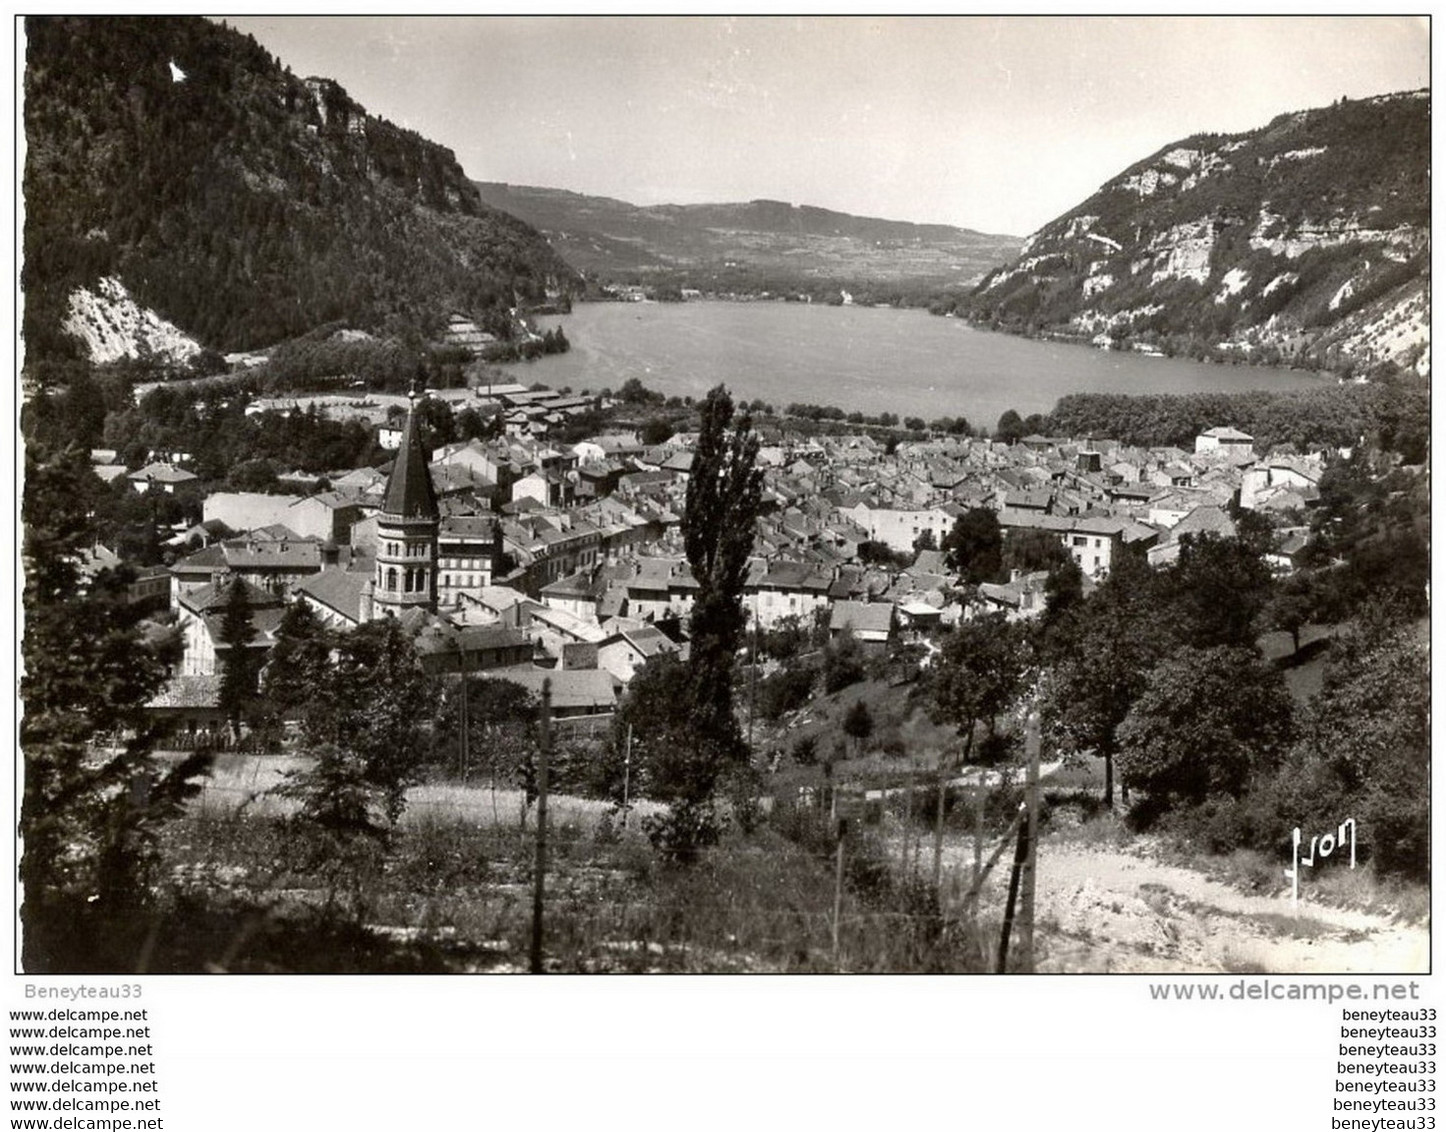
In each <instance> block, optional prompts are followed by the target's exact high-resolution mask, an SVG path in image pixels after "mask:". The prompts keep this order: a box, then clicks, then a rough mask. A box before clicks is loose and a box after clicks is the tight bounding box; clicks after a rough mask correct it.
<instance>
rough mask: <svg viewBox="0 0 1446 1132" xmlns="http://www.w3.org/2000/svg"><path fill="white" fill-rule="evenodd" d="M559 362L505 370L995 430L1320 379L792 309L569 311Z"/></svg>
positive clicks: (918, 319) (951, 322)
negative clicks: (1010, 420)
mask: <svg viewBox="0 0 1446 1132" xmlns="http://www.w3.org/2000/svg"><path fill="white" fill-rule="evenodd" d="M539 321H540V323H541V325H542V327H543V328H550V327H552V326H554V325H561V326H562V327H563V330H564V332H565V333H566V334H567V337H568V340H569V341H570V342H571V343H572V349H571V350H570V351H569V352H568V353H566V354H558V355H554V356H552V357H547V358H541V359H539V360H537V361H535V362H525V363H518V364H516V365H511V366H508V367H507V369H508V370H510V371H511V372H512V373H513V374H515V375H516V379H517V380H518V381H523V382H532V381H540V382H544V383H545V384H547V385H551V386H553V387H555V388H557V387H561V386H564V385H565V386H570V387H571V388H572V389H574V390H581V389H589V390H592V391H594V392H597V391H599V390H602V389H614V390H615V389H617V388H619V387H620V386H621V385H622V384H623V383H624V382H625V381H627V380H628V379H629V378H632V377H636V378H638V379H639V380H640V381H642V382H643V384H644V385H646V386H648V387H649V388H650V389H656V390H658V391H659V392H662V393H666V394H668V395H669V396H673V395H677V396H688V395H692V396H693V397H701V396H702V395H703V394H705V393H706V392H707V391H708V390H709V389H711V388H712V387H713V386H714V385H717V384H718V383H719V382H723V383H724V384H726V385H727V386H728V388H729V390H730V391H731V392H732V393H733V395H734V397H735V398H745V399H748V400H752V399H754V398H760V397H761V398H762V399H763V400H765V401H768V402H770V403H771V404H774V405H776V406H777V407H779V408H780V409H781V408H783V407H784V406H785V405H787V404H789V403H790V402H794V401H799V402H805V403H811V404H816V405H836V406H838V407H839V408H841V409H846V410H849V411H853V410H855V409H857V410H859V411H861V412H864V413H869V414H877V413H882V412H892V413H897V414H898V415H899V416H900V417H908V416H920V417H924V418H925V419H926V420H932V419H934V418H936V417H941V416H960V415H963V416H965V417H968V418H969V420H970V421H971V422H973V423H974V424H975V425H981V424H982V425H988V426H992V425H993V424H994V423H995V422H996V421H997V420H998V419H999V415H1000V414H1001V413H1003V412H1004V411H1005V410H1006V409H1015V410H1017V411H1018V412H1019V413H1021V414H1022V415H1028V414H1029V413H1034V412H1041V413H1042V412H1048V411H1049V410H1050V409H1052V408H1053V407H1054V403H1055V402H1056V401H1057V400H1058V399H1059V398H1060V397H1062V396H1063V395H1064V394H1066V393H1081V392H1090V393H1194V392H1234V391H1240V390H1248V389H1298V388H1303V387H1307V386H1311V385H1317V384H1319V383H1321V382H1322V381H1328V380H1333V379H1329V378H1320V377H1312V376H1310V375H1307V374H1302V373H1293V372H1290V371H1287V370H1273V369H1264V368H1259V367H1250V366H1222V365H1211V364H1207V363H1204V362H1192V361H1183V360H1179V359H1175V358H1151V357H1145V356H1144V355H1141V354H1129V353H1120V352H1115V351H1106V350H1096V349H1093V348H1091V347H1088V346H1075V345H1064V344H1062V343H1057V342H1040V341H1033V340H1030V339H1024V338H1015V337H1012V336H1010V335H1007V334H995V333H991V332H989V331H986V330H975V329H973V328H972V327H970V326H968V325H966V324H965V323H962V322H960V321H958V320H956V319H952V318H939V317H937V316H934V315H931V314H929V313H928V312H926V311H919V310H891V309H874V308H864V307H830V306H822V305H810V304H803V303H728V302H693V303H580V304H578V306H577V307H576V308H574V311H573V313H572V314H570V315H564V316H560V317H548V318H543V319H541V320H539Z"/></svg>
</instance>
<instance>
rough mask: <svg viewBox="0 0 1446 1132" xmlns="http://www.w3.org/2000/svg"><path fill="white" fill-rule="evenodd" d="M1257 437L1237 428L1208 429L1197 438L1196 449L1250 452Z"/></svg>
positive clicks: (1199, 451) (1202, 450)
mask: <svg viewBox="0 0 1446 1132" xmlns="http://www.w3.org/2000/svg"><path fill="white" fill-rule="evenodd" d="M1254 443H1255V438H1254V437H1253V436H1251V435H1249V434H1248V433H1244V432H1241V431H1240V430H1239V429H1237V428H1229V427H1222V428H1211V429H1206V430H1205V431H1204V432H1202V433H1201V434H1200V435H1199V436H1197V437H1196V438H1195V451H1196V452H1197V453H1201V452H1222V451H1233V452H1241V451H1244V452H1247V453H1248V452H1249V451H1250V449H1251V446H1252V445H1254Z"/></svg>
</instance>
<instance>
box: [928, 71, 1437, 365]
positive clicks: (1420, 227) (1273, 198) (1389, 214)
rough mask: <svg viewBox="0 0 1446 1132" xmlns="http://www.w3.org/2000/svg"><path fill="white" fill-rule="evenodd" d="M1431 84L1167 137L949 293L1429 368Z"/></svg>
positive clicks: (1027, 316) (1044, 327) (1010, 307)
mask: <svg viewBox="0 0 1446 1132" xmlns="http://www.w3.org/2000/svg"><path fill="white" fill-rule="evenodd" d="M1429 138H1430V102H1429V94H1428V92H1425V91H1410V92H1401V93H1399V94H1392V95H1382V96H1378V97H1375V98H1371V99H1361V100H1355V101H1351V100H1345V99H1342V100H1341V101H1339V102H1337V103H1335V104H1334V105H1333V106H1330V107H1323V108H1318V109H1314V110H1302V111H1293V112H1290V113H1287V114H1282V115H1279V116H1277V117H1276V118H1274V119H1272V120H1271V121H1270V122H1269V123H1267V124H1266V125H1265V126H1263V127H1260V128H1259V129H1256V130H1251V131H1245V132H1243V133H1236V134H1195V135H1192V136H1191V137H1188V138H1184V139H1182V140H1180V141H1178V142H1174V143H1171V144H1169V145H1166V146H1163V147H1161V148H1160V149H1159V150H1157V151H1156V152H1155V153H1153V154H1151V155H1150V156H1149V157H1146V158H1144V159H1143V160H1141V161H1138V162H1135V163H1134V164H1132V165H1130V166H1128V167H1127V168H1125V169H1124V170H1123V171H1121V172H1120V173H1119V174H1117V175H1116V176H1114V177H1112V178H1110V180H1108V181H1106V182H1105V183H1104V185H1102V186H1101V187H1100V188H1099V189H1098V190H1097V191H1096V192H1095V193H1094V194H1092V195H1091V196H1090V197H1089V198H1087V199H1086V200H1085V201H1083V202H1081V203H1080V204H1079V205H1077V206H1076V207H1074V208H1072V209H1070V210H1069V211H1068V212H1066V213H1064V214H1062V215H1061V216H1059V217H1057V218H1055V219H1054V220H1052V221H1050V222H1049V223H1048V224H1046V225H1044V226H1043V227H1042V228H1040V229H1039V230H1038V231H1037V232H1035V233H1033V234H1031V235H1030V237H1029V238H1028V240H1026V241H1025V244H1024V247H1023V248H1022V249H1021V252H1020V255H1019V257H1018V258H1017V259H1015V260H1014V261H1013V262H1011V263H1009V264H1006V265H1004V266H1002V267H1000V268H999V269H997V270H995V271H993V272H991V273H990V274H989V276H988V277H986V278H985V279H984V280H983V281H982V282H981V283H980V284H979V285H978V287H977V288H976V289H975V290H974V291H973V292H972V293H971V294H970V295H969V296H967V297H966V298H963V299H958V300H955V301H953V302H952V303H948V304H941V306H942V308H943V309H948V310H953V311H955V312H957V313H960V314H963V315H965V316H967V317H969V318H970V319H971V320H973V321H975V322H980V323H985V324H988V325H991V326H994V327H997V328H1000V329H1005V330H1010V331H1015V332H1022V333H1028V334H1043V335H1049V336H1054V337H1062V338H1075V339H1080V340H1087V341H1093V342H1094V343H1095V344H1097V345H1102V346H1108V345H1123V346H1134V347H1136V348H1142V349H1146V350H1159V351H1160V352H1163V353H1184V354H1189V355H1191V356H1199V357H1207V356H1210V357H1223V358H1234V359H1236V360H1242V359H1243V360H1249V361H1257V362H1265V363H1268V364H1301V365H1309V366H1315V367H1324V368H1329V369H1335V370H1341V371H1346V372H1355V371H1358V370H1359V371H1364V370H1366V369H1369V368H1371V367H1374V366H1379V365H1389V366H1393V367H1396V368H1400V369H1416V370H1418V372H1426V371H1428V370H1429V364H1430V363H1429V330H1428V326H1427V319H1428V315H1429V308H1428V287H1429V245H1430V191H1429V175H1430V160H1429Z"/></svg>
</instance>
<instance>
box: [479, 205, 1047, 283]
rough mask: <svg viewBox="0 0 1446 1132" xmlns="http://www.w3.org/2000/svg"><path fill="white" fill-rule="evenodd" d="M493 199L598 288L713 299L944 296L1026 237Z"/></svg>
mask: <svg viewBox="0 0 1446 1132" xmlns="http://www.w3.org/2000/svg"><path fill="white" fill-rule="evenodd" d="M477 188H478V190H479V192H480V193H481V195H482V199H483V200H484V201H486V202H487V203H488V204H490V205H492V206H494V207H496V208H500V209H503V210H505V211H507V212H510V213H512V215H514V216H517V217H520V218H521V219H523V220H526V221H527V222H528V223H529V224H531V225H533V226H534V227H536V228H538V229H539V230H541V231H542V232H543V233H544V234H545V235H546V236H547V238H548V240H549V241H550V242H551V243H552V246H553V247H554V248H555V249H556V250H557V251H558V253H559V254H560V255H561V256H562V257H563V258H564V259H566V260H567V261H568V262H569V263H570V264H572V265H573V266H574V267H576V268H578V269H579V270H581V271H584V272H586V273H588V274H589V275H591V276H593V277H594V278H597V279H601V280H610V281H614V282H630V283H637V282H660V281H664V282H669V283H672V284H674V285H679V286H690V287H698V288H700V289H705V290H719V289H723V290H727V289H739V290H759V289H764V290H766V289H772V290H778V291H783V290H796V291H803V292H807V293H810V294H815V295H819V296H822V295H823V294H824V293H826V292H833V293H834V294H835V296H836V295H837V292H838V290H839V289H840V288H848V289H869V288H879V287H882V288H888V287H893V288H896V289H897V288H899V287H905V288H911V289H916V290H917V289H920V288H923V289H930V288H932V289H937V288H939V287H943V286H948V285H951V284H953V285H971V284H973V283H974V282H976V281H977V280H979V279H980V278H982V277H983V276H984V274H985V273H986V272H987V271H989V270H991V269H993V268H994V267H996V266H998V265H999V264H1000V263H1002V262H1004V261H1006V260H1008V259H1009V258H1010V257H1012V256H1013V255H1015V254H1016V253H1017V252H1018V250H1019V248H1020V246H1021V243H1022V241H1021V240H1020V239H1019V238H1018V237H1016V236H991V235H986V234H984V233H981V232H974V231H970V230H969V229H967V228H953V227H950V226H948V225H945V224H911V223H907V222H904V221H898V220H878V219H874V218H871V217H863V216H850V215H849V214H848V213H843V212H832V211H830V210H829V209H826V208H813V207H810V206H808V205H792V204H787V203H785V202H783V201H776V200H754V201H748V202H747V203H739V204H689V205H678V204H663V205H652V206H647V207H643V206H639V205H634V204H628V203H627V202H626V201H620V200H614V199H612V198H610V197H594V196H585V195H583V194H581V193H574V192H568V191H566V190H563V189H546V188H536V187H532V186H528V185H506V184H501V183H497V182H478V183H477Z"/></svg>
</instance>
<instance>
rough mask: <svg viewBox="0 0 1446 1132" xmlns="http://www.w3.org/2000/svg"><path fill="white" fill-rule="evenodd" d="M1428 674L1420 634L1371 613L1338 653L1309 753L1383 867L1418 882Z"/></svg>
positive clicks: (1314, 707)
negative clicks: (1357, 822) (1328, 777)
mask: <svg viewBox="0 0 1446 1132" xmlns="http://www.w3.org/2000/svg"><path fill="white" fill-rule="evenodd" d="M1430 672H1431V665H1430V654H1429V649H1428V645H1427V641H1426V637H1425V634H1424V632H1423V631H1422V627H1421V626H1419V625H1402V624H1395V623H1393V622H1392V618H1391V616H1390V615H1389V611H1384V610H1377V609H1374V608H1368V609H1367V610H1366V611H1365V613H1364V615H1363V616H1362V617H1360V618H1358V619H1357V620H1356V621H1354V622H1352V623H1350V624H1349V625H1347V626H1346V627H1345V628H1344V629H1343V631H1342V632H1341V633H1340V635H1339V637H1338V639H1337V641H1336V643H1335V647H1334V649H1333V655H1332V658H1331V660H1330V662H1329V663H1328V664H1327V666H1326V671H1325V678H1324V681H1323V684H1322V687H1321V691H1320V693H1319V694H1318V695H1317V696H1316V697H1315V699H1314V700H1313V701H1312V703H1311V712H1310V716H1309V718H1308V726H1307V728H1306V729H1305V730H1306V739H1305V742H1304V743H1303V746H1304V747H1305V749H1306V751H1307V752H1308V753H1309V755H1310V757H1311V758H1312V759H1313V761H1315V762H1316V763H1318V764H1319V765H1321V766H1323V767H1325V768H1326V769H1327V770H1328V772H1329V774H1330V775H1331V777H1332V779H1333V780H1334V781H1335V783H1337V784H1338V787H1339V789H1340V792H1341V794H1342V801H1343V802H1344V803H1345V805H1346V806H1347V807H1348V808H1349V809H1350V811H1351V813H1354V814H1356V815H1357V816H1358V817H1359V819H1360V822H1361V827H1362V832H1363V835H1364V837H1365V838H1366V841H1367V844H1369V845H1370V847H1371V852H1372V857H1373V859H1374V860H1375V862H1376V865H1377V867H1378V868H1380V869H1381V870H1382V871H1384V872H1389V873H1397V874H1401V875H1404V876H1408V877H1412V878H1415V879H1417V880H1425V879H1428V878H1429V875H1430V868H1431V865H1430V860H1431V857H1430V833H1431V811H1430V794H1429V792H1428V791H1427V790H1425V789H1423V784H1424V783H1425V782H1426V781H1427V779H1428V778H1429V775H1430V761H1431V681H1430ZM1346 816H1350V815H1349V814H1347V815H1346ZM1321 820H1323V821H1324V820H1331V821H1340V820H1341V818H1340V817H1332V816H1328V815H1321Z"/></svg>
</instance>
